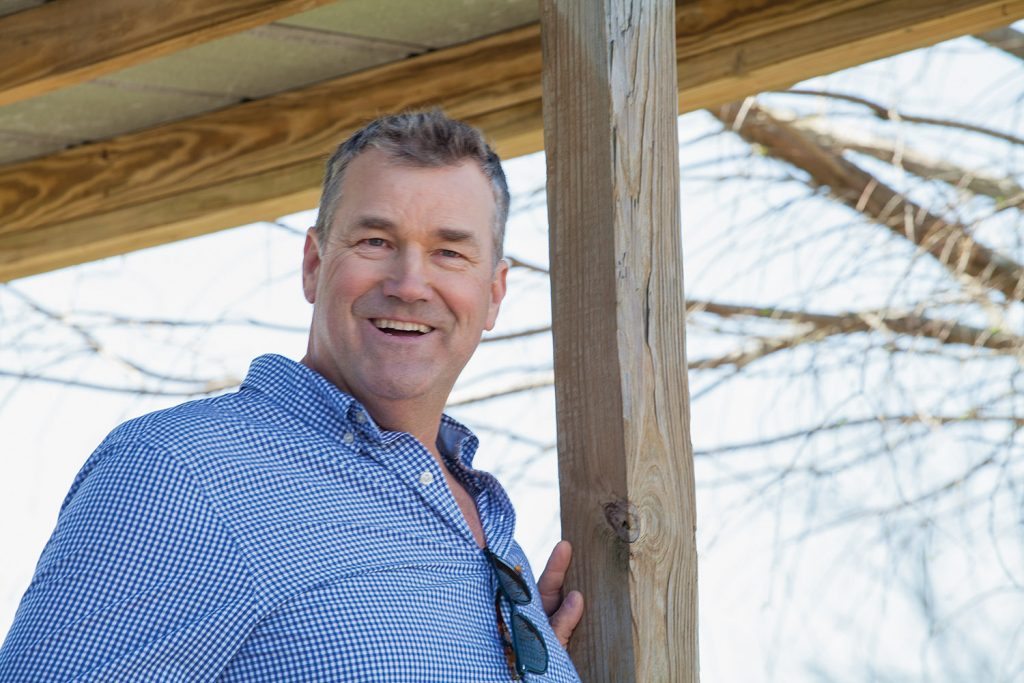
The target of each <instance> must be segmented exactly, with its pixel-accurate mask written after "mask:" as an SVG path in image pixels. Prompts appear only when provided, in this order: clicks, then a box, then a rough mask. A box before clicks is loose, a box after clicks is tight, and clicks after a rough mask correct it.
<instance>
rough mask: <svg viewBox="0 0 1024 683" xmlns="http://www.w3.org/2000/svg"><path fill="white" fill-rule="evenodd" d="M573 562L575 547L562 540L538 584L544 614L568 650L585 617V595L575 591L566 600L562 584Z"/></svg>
mask: <svg viewBox="0 0 1024 683" xmlns="http://www.w3.org/2000/svg"><path fill="white" fill-rule="evenodd" d="M571 560H572V546H571V545H569V541H559V542H558V543H557V544H556V545H555V548H554V550H552V551H551V557H550V558H548V564H547V566H546V567H544V571H543V572H541V574H540V580H539V581H538V582H537V588H538V589H539V590H540V601H541V604H542V605H544V612H546V613H547V615H548V621H549V622H550V624H551V629H552V630H553V631H554V632H555V635H556V636H558V640H559V641H561V643H562V647H568V645H569V638H571V637H572V632H573V631H575V630H576V625H577V624H579V623H580V618H582V617H583V594H582V593H580V592H579V591H572V592H571V593H569V594H568V595H567V596H565V599H564V600H563V599H562V584H563V583H564V582H565V572H566V570H567V569H568V568H569V562H570V561H571Z"/></svg>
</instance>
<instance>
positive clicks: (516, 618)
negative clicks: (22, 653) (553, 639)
mask: <svg viewBox="0 0 1024 683" xmlns="http://www.w3.org/2000/svg"><path fill="white" fill-rule="evenodd" d="M512 637H513V638H514V639H515V643H516V665H517V668H518V669H519V673H524V672H527V671H529V672H530V673H535V674H542V673H544V672H545V671H547V670H548V647H547V645H545V644H544V638H543V637H542V636H541V635H540V631H538V630H537V627H536V626H534V625H533V624H532V623H531V622H530V620H529V619H527V618H526V617H524V616H523V615H521V614H519V613H518V612H515V611H513V613H512Z"/></svg>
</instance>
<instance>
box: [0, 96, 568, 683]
mask: <svg viewBox="0 0 1024 683" xmlns="http://www.w3.org/2000/svg"><path fill="white" fill-rule="evenodd" d="M507 214H508V190H507V186H506V183H505V178H504V174H503V172H502V170H501V165H500V162H499V160H498V158H497V156H496V155H495V154H494V153H493V152H492V151H491V150H490V148H489V147H488V146H487V145H486V143H485V142H484V141H483V139H482V137H481V136H480V134H479V132H478V131H476V130H474V129H472V128H471V127H469V126H467V125H465V124H462V123H459V122H455V121H452V120H450V119H448V118H446V117H445V116H443V115H442V114H440V113H439V112H427V113H417V114H405V115H400V116H392V117H386V118H384V119H380V120H377V121H374V122H373V123H371V124H369V125H368V126H366V127H365V128H364V129H363V130H361V131H359V132H358V133H356V134H355V135H353V136H352V137H351V138H350V139H349V140H348V141H346V142H345V143H344V144H343V145H342V146H341V147H339V149H338V151H337V152H336V153H335V155H334V156H333V157H332V158H331V160H330V161H329V162H328V168H327V175H326V178H325V181H324V192H323V197H322V199H321V204H320V213H319V216H318V219H317V225H316V227H314V228H311V229H310V231H309V232H308V234H307V237H306V244H305V250H304V256H303V264H302V286H303V290H304V292H305V295H306V298H307V300H308V301H309V302H310V303H312V304H313V320H312V324H311V326H310V333H309V343H308V348H307V353H306V356H305V357H304V358H303V359H302V361H301V363H296V362H293V361H290V360H287V359H285V358H282V357H280V356H264V357H261V358H258V359H256V360H255V361H254V362H253V365H252V367H251V369H250V372H249V374H248V376H247V377H246V379H245V381H244V382H243V384H242V386H241V388H240V390H239V391H238V392H237V393H234V394H229V395H225V396H220V397H217V398H213V399H207V400H202V401H195V402H192V403H187V404H185V405H182V406H178V407H176V408H172V409H170V410H166V411H161V412H158V413H154V414H151V415H147V416H144V417H142V418H139V419H136V420H132V421H130V422H128V423H126V424H124V425H121V426H120V427H119V428H117V429H116V430H114V432H112V433H111V434H110V436H108V437H107V439H106V440H105V441H104V442H103V443H102V444H101V445H100V446H99V448H98V449H97V450H96V452H95V453H94V454H93V455H92V456H91V457H90V459H89V460H88V462H87V463H86V464H85V466H84V467H83V469H82V471H81V472H80V473H79V475H78V477H77V478H76V480H75V482H74V483H73V484H72V487H71V491H70V492H69V493H68V496H67V499H66V500H65V502H64V505H63V507H62V509H61V514H60V517H59V519H58V523H57V528H56V530H55V531H54V534H53V536H52V537H51V539H50V541H49V543H48V544H47V546H46V548H45V549H44V551H43V554H42V557H41V558H40V560H39V565H38V567H37V570H36V575H35V577H34V578H33V581H32V584H31V585H30V586H29V588H28V590H27V591H26V593H25V596H24V598H23V600H22V603H21V606H20V608H19V610H18V614H17V616H16V618H15V623H14V625H13V627H12V628H11V631H10V634H9V635H8V638H7V641H6V642H5V644H4V646H3V648H2V649H0V680H2V681H51V680H71V679H74V680H90V681H91V680H115V681H122V680H123V681H128V680H130V681H143V680H160V681H179V680H181V681H205V680H214V679H217V680H225V681H235V680H273V681H276V680H301V681H307V680H325V681H473V682H474V683H476V682H481V681H503V680H509V679H510V678H516V677H519V676H525V677H526V678H527V679H528V680H530V681H534V680H536V681H576V680H578V678H577V676H576V673H575V670H574V669H573V667H572V664H571V662H570V661H569V659H568V656H567V654H566V652H565V650H564V647H563V646H564V644H565V642H566V641H567V640H568V637H569V635H570V634H571V633H572V630H573V629H574V628H575V626H576V624H577V622H578V621H579V618H580V615H581V612H582V608H583V604H582V597H581V596H580V595H579V594H578V593H573V594H570V595H569V596H568V597H567V598H566V600H565V601H564V602H563V601H562V600H561V597H560V591H561V584H562V578H563V576H564V572H565V570H566V568H567V565H568V562H569V555H570V552H571V551H570V549H569V547H568V544H566V543H562V544H559V545H558V546H556V548H555V551H554V552H553V553H552V558H551V560H550V561H549V563H548V567H547V569H546V570H545V572H544V574H543V575H542V576H541V578H540V581H539V586H538V584H536V583H534V580H533V578H532V574H531V572H530V570H529V567H528V565H527V561H526V557H525V556H524V554H523V552H522V550H521V549H520V547H519V546H518V545H517V544H516V543H515V541H514V540H513V538H512V536H513V529H514V523H515V516H514V512H513V510H512V507H511V505H510V503H509V501H508V498H507V496H506V494H505V492H504V490H503V489H502V488H501V486H500V485H499V484H498V483H497V481H496V480H494V479H493V478H492V477H491V476H490V475H488V474H486V473H483V472H479V471H476V470H473V469H472V468H471V464H472V458H473V455H474V453H475V450H476V447H477V440H476V438H475V437H474V436H473V435H472V434H471V433H470V432H469V431H468V430H467V429H466V428H465V427H463V426H461V425H460V424H458V423H457V422H456V421H455V420H453V419H451V418H449V417H447V416H444V415H443V414H442V411H443V408H444V405H445V402H446V400H447V398H448V395H449V393H450V391H451V389H452V386H453V385H454V383H455V380H456V378H457V377H458V375H459V373H460V372H461V370H462V368H463V367H464V365H465V364H466V362H467V361H468V360H469V357H470V356H471V355H472V353H473V351H474V350H475V348H476V346H477V344H478V343H479V340H480V336H481V334H482V332H483V331H484V330H489V329H491V328H492V326H493V325H494V322H495V318H496V316H497V314H498V308H499V306H500V304H501V301H502V299H503V297H504V296H505V287H506V284H505V278H506V274H507V271H508V265H507V264H506V262H505V261H503V260H502V259H501V245H502V237H503V232H504V225H505V220H506V217H507ZM549 618H550V622H549Z"/></svg>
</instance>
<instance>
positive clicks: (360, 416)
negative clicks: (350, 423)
mask: <svg viewBox="0 0 1024 683" xmlns="http://www.w3.org/2000/svg"><path fill="white" fill-rule="evenodd" d="M356 422H358V423H359V424H363V423H364V422H366V415H364V414H363V413H356Z"/></svg>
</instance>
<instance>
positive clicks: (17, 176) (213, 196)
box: [0, 0, 1024, 281]
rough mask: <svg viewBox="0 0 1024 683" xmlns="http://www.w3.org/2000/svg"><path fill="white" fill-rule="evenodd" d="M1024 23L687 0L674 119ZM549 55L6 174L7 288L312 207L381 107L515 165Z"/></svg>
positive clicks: (519, 33)
mask: <svg viewBox="0 0 1024 683" xmlns="http://www.w3.org/2000/svg"><path fill="white" fill-rule="evenodd" d="M61 1H62V0H58V2H55V3H51V4H53V5H57V4H59V3H60V2H61ZM111 1H113V0H111ZM253 4H255V3H253ZM266 4H270V3H266ZM278 4H280V3H278ZM46 6H48V5H44V7H46ZM32 11H35V10H32ZM14 16H17V15H14ZM1021 17H1024V0H1013V1H1003V2H993V1H992V0H943V2H936V1H935V0H731V1H728V2H727V1H725V0H689V1H688V2H680V3H677V4H676V55H677V60H678V64H679V76H678V81H677V83H678V86H679V106H680V110H681V111H690V110H693V109H697V108H701V107H708V106H713V105H717V104H721V103H723V102H726V101H731V100H735V99H737V98H740V97H743V96H746V95H749V94H752V93H754V92H758V91H760V90H765V89H770V88H780V87H785V86H788V85H790V84H792V83H794V82H797V81H800V80H803V79H806V78H809V77H812V76H816V75H820V74H825V73H831V72H833V71H836V70H838V69H842V68H846V67H850V66H854V65H856V64H859V63H862V62H865V61H869V60H872V59H877V58H881V57H885V56H889V55H892V54H896V53H899V52H902V51H905V50H908V49H913V48H917V47H922V46H926V45H929V44H932V43H934V42H937V41H940V40H944V39H948V38H952V37H955V36H958V35H962V34H965V33H977V32H980V31H985V30H989V29H992V28H995V27H998V26H1001V25H1005V24H1008V23H1010V22H1012V21H1014V20H1015V19H1018V18H1021ZM540 53H541V47H540V30H539V26H537V25H534V26H528V27H524V28H521V29H516V30H513V31H509V32H507V33H503V34H500V35H497V36H492V37H489V38H485V39H482V40H478V41H475V42H472V43H467V44H465V45H460V46H456V47H453V48H447V49H444V50H439V51H436V52H432V53H429V54H425V55H420V56H417V57H413V58H410V59H407V60H403V61H401V62H397V63H394V64H389V65H385V66H382V67H377V68H374V69H369V70H366V71H363V72H359V73H356V74H352V75H348V76H344V77H341V78H338V79H334V80H331V81H327V82H324V83H320V84H317V85H314V86H310V87H307V88H303V89H300V90H295V91H290V92H288V93H282V94H279V95H274V96H271V97H267V98H265V99H262V100H258V101H255V102H249V103H246V104H242V105H238V106H236V107H232V108H229V109H226V110H221V111H218V112H214V113H210V114H204V115H201V116H197V117H194V118H191V119H187V120H183V121H178V122H175V123H170V124H166V125H163V126H159V127H157V128H153V129H150V130H147V131H143V132H140V133H134V134H130V135H124V136H121V137H119V138H115V139H112V140H108V141H101V142H97V143H94V144H90V145H84V146H82V147H78V148H75V149H71V150H67V151H64V152H61V153H58V154H53V155H51V156H48V157H44V158H42V159H37V160H34V161H28V162H22V163H17V164H11V165H7V166H4V167H0V216H2V218H0V281H6V280H10V279H13V278H17V277H21V276H25V275H29V274H33V273H38V272H42V271H44V270H49V269H53V268H59V267H62V266H67V265H71V264H75V263H81V262H83V261H87V260H91V259H95V258H100V257H103V256H108V255H113V254H117V253H123V252H125V251H128V250H131V249H136V248H141V247H145V246H151V245H155V244H160V243H163V242H167V241H172V240H175V239H182V238H185V237H191V236H194V235H199V234H203V233H206V232H212V231H214V230H218V229H223V228H228V227H232V226H235V225H240V224H243V223H247V222H251V221H254V220H259V219H268V218H274V217H276V216H280V215H283V214H286V213H289V212H292V211H296V210H299V209H302V208H309V207H311V206H313V205H314V204H315V201H316V196H317V192H318V190H317V185H318V183H319V176H320V165H321V163H322V161H323V159H324V158H325V156H326V155H327V154H328V153H329V152H330V150H331V148H332V147H333V146H334V145H335V144H336V143H337V142H338V141H339V140H340V139H342V138H343V137H344V136H346V135H347V134H349V133H350V132H351V131H352V130H354V128H355V127H357V126H358V125H359V124H360V123H362V122H364V121H365V120H367V119H369V118H371V117H373V116H375V115H377V114H379V113H382V112H387V111H395V110H398V109H402V108H406V107H417V106H426V105H433V104H438V105H442V106H444V107H445V108H446V109H447V110H448V111H449V113H451V114H452V115H453V116H458V117H462V118H465V119H467V120H470V121H472V122H474V123H476V124H478V125H480V126H481V127H483V128H484V130H485V131H487V132H488V134H489V135H490V136H491V137H492V139H493V140H494V141H495V143H496V145H497V147H498V148H499V151H500V152H501V153H502V154H503V155H504V156H506V157H508V156H514V155H517V154H524V153H528V152H532V151H536V150H539V149H541V147H542V144H543V143H542V139H543V122H542V116H541V103H540V96H541V87H540V78H541V56H540Z"/></svg>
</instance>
